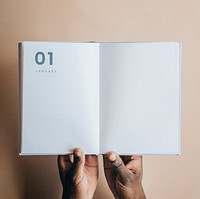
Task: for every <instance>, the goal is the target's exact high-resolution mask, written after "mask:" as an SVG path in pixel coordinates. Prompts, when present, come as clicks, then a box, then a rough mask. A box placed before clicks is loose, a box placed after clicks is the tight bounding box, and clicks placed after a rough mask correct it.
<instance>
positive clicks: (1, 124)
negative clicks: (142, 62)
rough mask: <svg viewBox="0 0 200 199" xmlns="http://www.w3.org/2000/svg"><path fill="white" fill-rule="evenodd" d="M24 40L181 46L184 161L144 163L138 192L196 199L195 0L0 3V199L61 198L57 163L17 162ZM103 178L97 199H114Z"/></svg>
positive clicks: (51, 159) (199, 186)
mask: <svg viewBox="0 0 200 199" xmlns="http://www.w3.org/2000/svg"><path fill="white" fill-rule="evenodd" d="M22 40H23V41H24V40H49V41H88V40H99V41H101V40H104V41H180V42H182V114H181V117H182V126H181V128H182V135H181V156H180V157H161V156H157V157H150V156H149V157H144V177H143V185H144V189H145V192H146V195H147V198H148V199H158V198H159V199H197V198H200V172H199V168H200V167H199V164H200V120H199V119H200V2H199V1H197V0H196V1H195V0H190V1H188V0H176V1H174V0H165V1H162V0H151V1H144V0H140V1H136V0H123V1H122V0H121V1H119V0H98V1H95V0H84V1H83V0H82V1H81V0H80V1H78V0H71V1H70V0H60V1H55V0H51V1H49V0H43V1H42V0H35V1H29V0H18V1H17V0H0V198H5V199H38V198H39V199H40V198H41V199H45V198H48V199H55V198H61V184H60V180H59V176H58V171H57V164H56V157H55V156H35V157H19V155H18V134H17V131H18V130H17V129H18V67H17V65H18V57H17V56H18V55H17V50H18V49H17V42H18V41H22ZM133 144H134V141H133ZM100 163H102V162H101V157H100ZM100 165H101V164H100ZM102 171H103V170H102V166H100V179H99V184H98V187H97V190H96V193H95V196H94V198H95V199H100V198H105V199H107V198H112V195H111V193H110V191H109V189H108V187H107V184H106V181H105V178H104V176H103V172H102Z"/></svg>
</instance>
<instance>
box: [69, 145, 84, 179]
mask: <svg viewBox="0 0 200 199" xmlns="http://www.w3.org/2000/svg"><path fill="white" fill-rule="evenodd" d="M73 156H74V162H73V166H72V171H73V172H72V173H73V176H74V178H76V177H78V176H79V175H80V174H81V173H82V172H83V169H84V165H85V153H84V151H83V150H82V149H81V148H75V149H74V151H73Z"/></svg>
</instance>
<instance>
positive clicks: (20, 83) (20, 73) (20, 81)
mask: <svg viewBox="0 0 200 199" xmlns="http://www.w3.org/2000/svg"><path fill="white" fill-rule="evenodd" d="M23 60H24V55H23V43H22V42H20V43H18V151H19V154H21V152H22V146H21V144H22V104H23V101H22V100H23V93H22V91H23Z"/></svg>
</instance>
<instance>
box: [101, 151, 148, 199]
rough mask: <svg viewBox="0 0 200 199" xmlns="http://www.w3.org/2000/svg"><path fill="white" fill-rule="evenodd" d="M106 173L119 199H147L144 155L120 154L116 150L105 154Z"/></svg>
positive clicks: (110, 185)
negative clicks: (143, 182) (144, 179)
mask: <svg viewBox="0 0 200 199" xmlns="http://www.w3.org/2000/svg"><path fill="white" fill-rule="evenodd" d="M103 159H104V173H105V176H106V180H107V182H108V185H109V187H110V189H111V191H112V193H113V195H114V197H115V198H117V199H146V197H145V194H144V190H143V187H142V173H143V169H142V157H141V156H121V157H120V156H119V155H118V154H117V153H115V152H110V153H108V154H107V155H104V157H103Z"/></svg>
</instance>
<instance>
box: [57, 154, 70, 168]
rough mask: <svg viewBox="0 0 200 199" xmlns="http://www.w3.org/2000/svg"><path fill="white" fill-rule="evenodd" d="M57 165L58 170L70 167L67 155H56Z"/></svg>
mask: <svg viewBox="0 0 200 199" xmlns="http://www.w3.org/2000/svg"><path fill="white" fill-rule="evenodd" d="M57 163H58V167H59V168H60V169H62V170H66V169H67V168H68V167H69V165H71V162H70V157H69V155H58V158H57Z"/></svg>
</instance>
